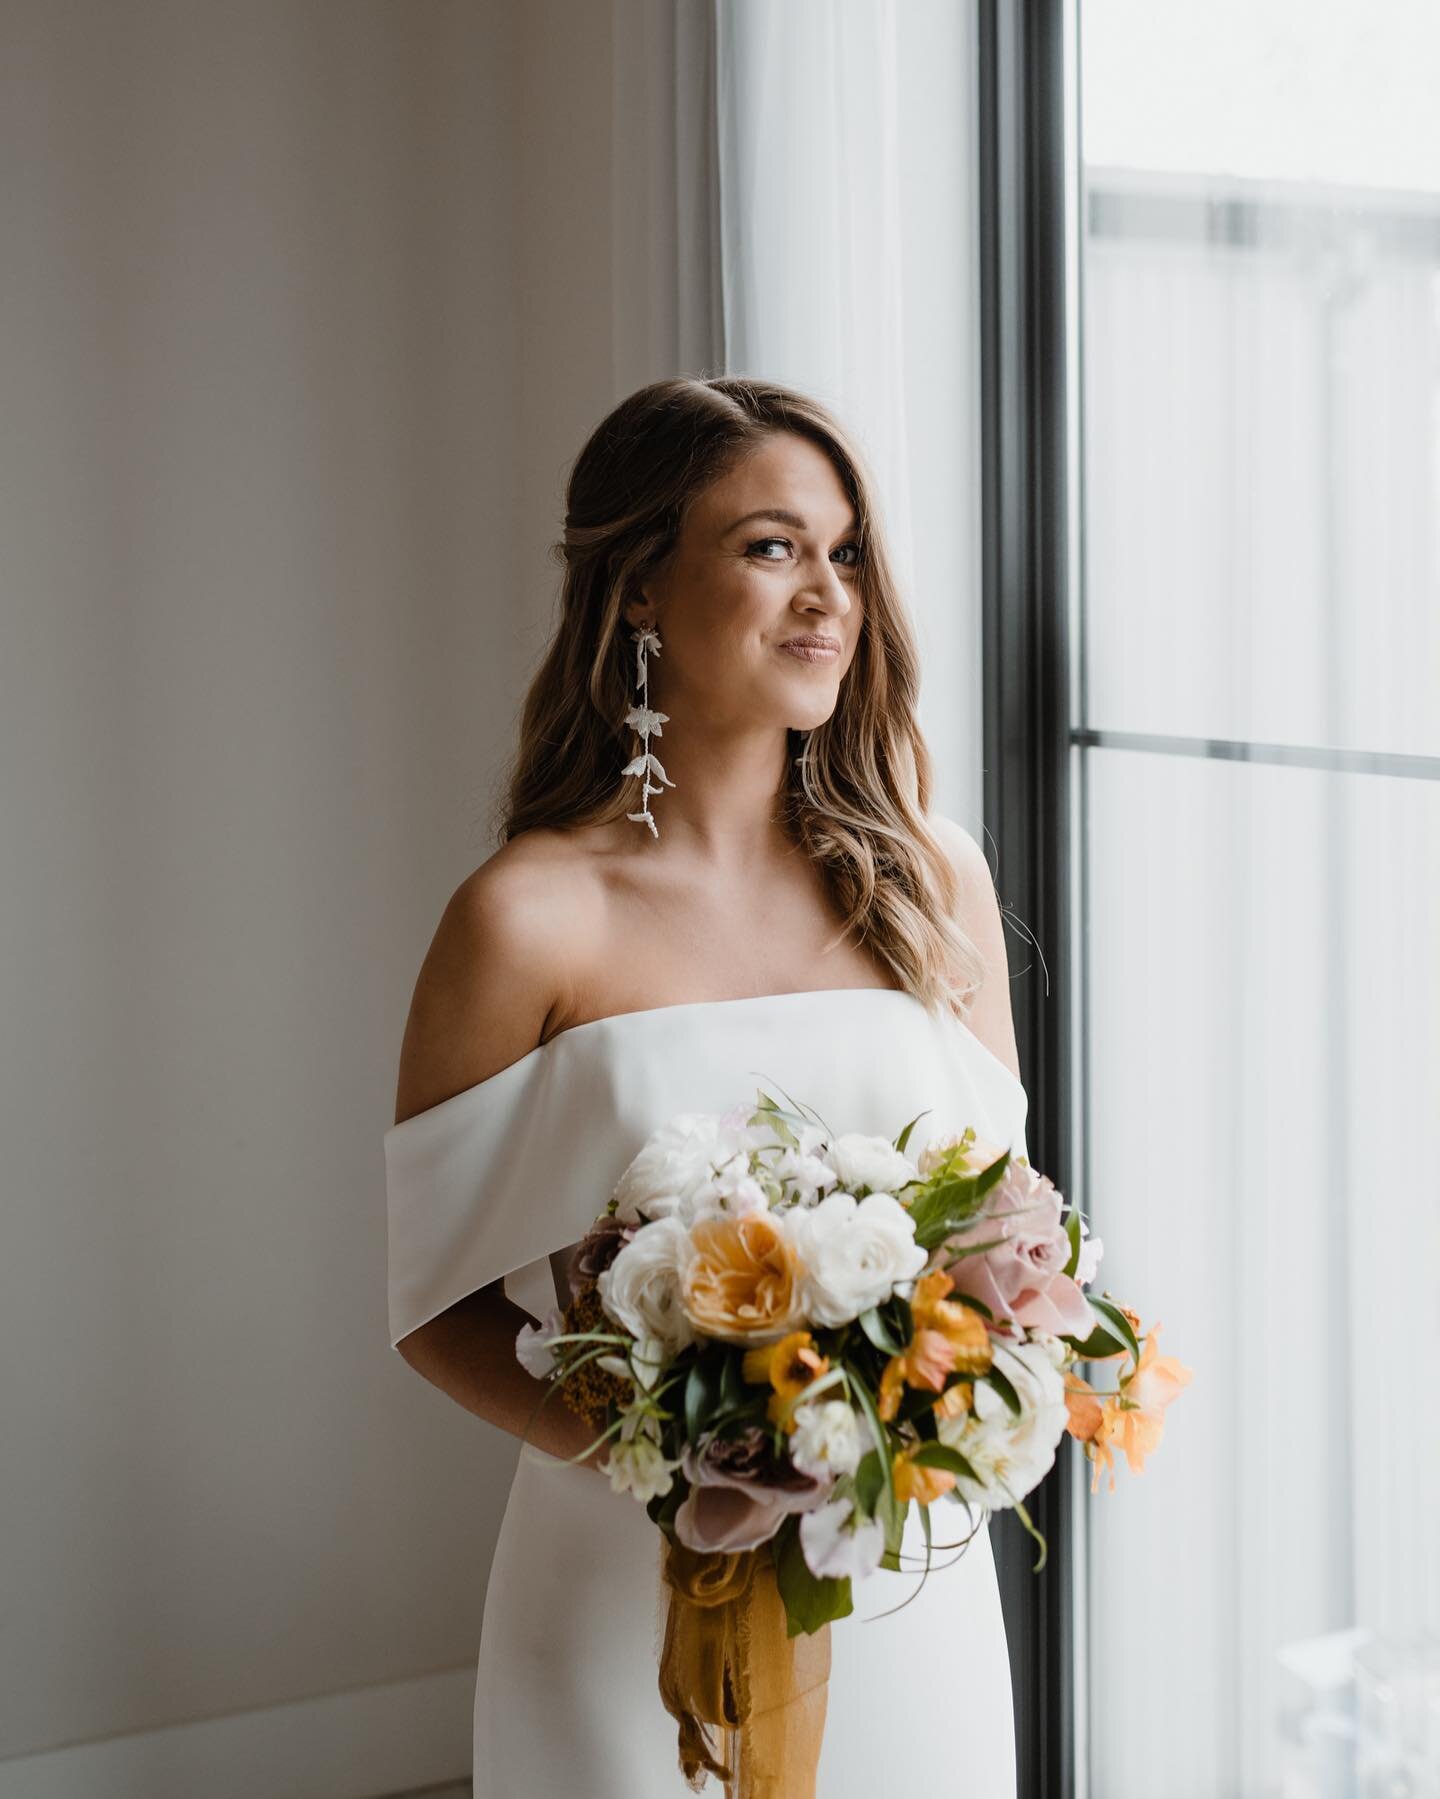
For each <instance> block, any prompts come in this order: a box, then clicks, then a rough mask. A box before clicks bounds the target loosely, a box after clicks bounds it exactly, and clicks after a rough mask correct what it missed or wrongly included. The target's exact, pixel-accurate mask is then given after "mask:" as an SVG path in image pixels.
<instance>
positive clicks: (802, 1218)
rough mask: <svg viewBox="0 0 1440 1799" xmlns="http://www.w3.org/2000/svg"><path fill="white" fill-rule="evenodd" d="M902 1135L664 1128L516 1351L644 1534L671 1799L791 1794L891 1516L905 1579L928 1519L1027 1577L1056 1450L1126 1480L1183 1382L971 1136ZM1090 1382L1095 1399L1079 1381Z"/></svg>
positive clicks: (1042, 1188) (814, 1749) (1038, 1178)
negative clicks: (916, 1526) (910, 1550)
mask: <svg viewBox="0 0 1440 1799" xmlns="http://www.w3.org/2000/svg"><path fill="white" fill-rule="evenodd" d="M921 1116H923V1114H921ZM916 1123H918V1119H912V1120H911V1122H910V1123H909V1124H907V1125H906V1126H905V1128H904V1129H903V1130H902V1131H901V1132H900V1133H899V1135H898V1136H897V1137H896V1138H895V1139H894V1140H893V1141H891V1140H889V1139H887V1138H884V1137H877V1136H868V1135H863V1134H858V1133H851V1134H835V1133H832V1132H831V1131H830V1130H829V1129H828V1128H827V1127H826V1126H825V1125H824V1124H823V1122H821V1121H819V1120H818V1119H817V1118H815V1117H814V1116H813V1115H809V1114H805V1113H801V1112H798V1111H792V1110H787V1109H785V1108H782V1107H781V1106H780V1105H778V1104H777V1102H776V1101H775V1100H773V1099H772V1098H770V1096H769V1095H767V1094H766V1093H764V1092H763V1091H761V1092H759V1093H758V1094H757V1099H756V1104H755V1105H754V1106H750V1105H740V1106H736V1107H735V1108H733V1109H732V1110H731V1111H729V1112H725V1113H722V1114H713V1113H683V1114H680V1115H679V1116H677V1117H675V1118H672V1119H671V1120H669V1122H668V1123H666V1124H664V1125H663V1126H661V1127H660V1129H658V1130H656V1131H655V1132H654V1133H653V1134H652V1135H651V1137H650V1138H649V1139H648V1140H647V1141H646V1143H645V1144H644V1146H643V1147H642V1148H641V1150H640V1152H639V1153H638V1154H637V1155H636V1157H635V1158H634V1160H633V1161H632V1162H631V1164H630V1166H629V1167H628V1168H627V1169H626V1170H625V1172H624V1174H623V1175H622V1176H621V1178H620V1180H619V1182H618V1184H617V1186H616V1188H615V1191H614V1193H613V1194H612V1196H611V1198H610V1201H609V1204H608V1206H607V1207H606V1209H605V1210H604V1212H602V1213H601V1215H600V1216H599V1217H598V1218H597V1219H596V1221H595V1223H594V1224H593V1226H592V1227H591V1229H590V1231H589V1233H588V1235H587V1236H586V1237H585V1239H584V1240H583V1241H582V1242H581V1244H580V1245H579V1246H578V1248H577V1250H576V1253H575V1257H574V1260H573V1263H572V1266H571V1275H570V1282H571V1296H570V1301H569V1304H568V1305H567V1306H566V1307H565V1308H564V1309H563V1310H561V1309H559V1308H557V1309H556V1310H554V1311H552V1313H551V1314H550V1316H549V1317H548V1318H547V1319H546V1320H545V1321H544V1322H543V1323H541V1324H538V1325H537V1324H527V1325H526V1326H524V1328H523V1329H522V1330H521V1331H520V1333H519V1336H518V1338H517V1341H516V1353H517V1355H518V1357H519V1359H520V1361H521V1362H522V1364H523V1365H524V1366H525V1367H526V1369H527V1370H529V1372H530V1373H531V1374H533V1375H535V1376H537V1377H539V1378H542V1379H544V1380H545V1381H546V1383H547V1391H546V1392H545V1394H543V1395H542V1402H543V1400H544V1399H547V1398H549V1397H550V1394H551V1392H552V1391H559V1392H560V1393H561V1395H562V1397H563V1399H564V1401H565V1403H566V1404H568V1405H569V1406H570V1407H571V1408H572V1409H573V1410H574V1411H576V1412H577V1413H579V1414H580V1415H581V1416H583V1417H586V1418H588V1419H589V1420H590V1421H591V1422H592V1423H593V1424H594V1425H595V1427H596V1429H597V1432H598V1433H599V1434H598V1435H597V1438H596V1443H598V1442H600V1441H601V1440H606V1441H608V1442H609V1443H610V1450H609V1455H608V1459H607V1461H606V1462H605V1464H604V1465H603V1467H604V1471H605V1472H607V1473H608V1475H609V1478H610V1482H611V1485H612V1487H614V1488H615V1489H616V1490H617V1491H619V1492H628V1493H630V1494H632V1495H633V1496H634V1498H635V1499H636V1500H637V1501H639V1502H641V1503H643V1504H644V1505H645V1507H646V1510H647V1512H648V1513H649V1515H650V1517H651V1518H652V1519H653V1520H654V1522H655V1523H656V1524H657V1525H658V1526H659V1527H660V1530H661V1532H662V1533H663V1543H664V1547H663V1552H662V1558H663V1559H662V1567H663V1571H664V1577H665V1580H666V1583H667V1586H668V1617H667V1625H666V1635H665V1643H664V1648H663V1650H662V1653H661V1667H660V1684H661V1692H662V1695H663V1696H664V1699H665V1703H666V1705H667V1707H668V1708H669V1709H670V1711H671V1712H672V1714H673V1715H674V1716H675V1717H676V1719H677V1722H678V1724H679V1727H680V1739H679V1747H680V1763H681V1767H682V1769H683V1771H684V1773H685V1776H686V1778H687V1780H688V1781H689V1783H690V1785H691V1787H692V1789H693V1790H697V1791H698V1790H699V1788H700V1787H701V1786H703V1784H704V1781H705V1776H706V1773H707V1772H709V1773H714V1774H717V1775H719V1776H720V1777H721V1778H722V1779H727V1780H731V1779H733V1780H736V1781H737V1785H736V1787H735V1789H734V1790H735V1793H736V1795H737V1799H742V1796H743V1795H744V1794H745V1793H746V1792H747V1791H749V1790H751V1787H752V1785H753V1787H754V1788H755V1789H756V1790H766V1789H765V1788H764V1781H765V1779H766V1778H768V1777H769V1776H770V1775H772V1774H773V1773H774V1771H775V1770H776V1768H777V1767H778V1766H779V1764H780V1763H781V1762H782V1761H783V1762H784V1763H785V1765H786V1767H787V1770H788V1773H787V1778H790V1779H791V1781H792V1784H791V1785H790V1786H787V1787H786V1788H785V1790H786V1791H787V1792H792V1791H793V1792H796V1793H798V1792H800V1791H801V1785H800V1784H798V1783H796V1781H795V1768H796V1764H797V1754H798V1756H799V1759H801V1760H803V1761H804V1763H805V1765H806V1768H807V1770H808V1771H809V1772H810V1774H812V1775H813V1767H814V1763H815V1761H817V1760H818V1755H819V1743H820V1737H821V1732H822V1730H823V1720H824V1702H825V1681H826V1679H827V1678H828V1673H829V1635H828V1627H829V1624H830V1623H831V1621H832V1620H835V1619H839V1618H843V1617H845V1616H846V1615H847V1614H848V1613H850V1612H851V1611H852V1610H853V1609H854V1608H853V1599H852V1587H853V1583H854V1582H855V1581H856V1580H860V1579H864V1578H865V1577H867V1576H868V1575H870V1574H871V1573H872V1572H874V1571H875V1570H876V1569H878V1568H885V1569H889V1570H898V1569H900V1567H901V1544H902V1538H903V1534H904V1524H905V1518H906V1514H907V1512H908V1509H909V1504H910V1501H911V1500H915V1501H916V1502H917V1503H918V1505H919V1508H920V1510H919V1515H920V1519H921V1523H922V1525H923V1530H924V1537H925V1543H926V1558H925V1570H926V1572H927V1573H928V1571H929V1567H930V1548H931V1544H932V1535H931V1531H932V1525H931V1517H930V1507H931V1505H932V1504H934V1503H935V1502H936V1501H938V1500H940V1499H942V1498H943V1499H947V1500H950V1501H952V1502H954V1503H957V1504H958V1505H959V1506H962V1507H963V1508H964V1510H965V1513H966V1519H967V1523H968V1524H969V1534H968V1535H967V1536H966V1537H965V1538H964V1539H962V1541H961V1544H960V1545H959V1546H960V1547H962V1548H963V1545H964V1543H966V1542H968V1541H969V1538H970V1536H973V1535H974V1532H975V1530H976V1529H978V1528H979V1521H977V1520H976V1519H974V1517H973V1514H972V1508H977V1509H979V1510H980V1511H981V1513H982V1515H983V1514H985V1513H988V1512H990V1511H995V1510H998V1509H1001V1508H1007V1507H1008V1508H1010V1509H1012V1510H1013V1511H1014V1512H1015V1513H1016V1515H1017V1517H1018V1518H1019V1519H1020V1521H1021V1522H1022V1524H1023V1525H1024V1526H1025V1528H1026V1529H1027V1530H1028V1531H1029V1532H1030V1533H1031V1535H1032V1536H1034V1537H1035V1538H1036V1541H1037V1542H1038V1543H1039V1545H1040V1554H1039V1559H1038V1560H1037V1561H1036V1564H1035V1566H1036V1568H1037V1569H1038V1568H1039V1567H1040V1566H1042V1565H1043V1562H1044V1555H1045V1546H1044V1541H1043V1538H1042V1537H1041V1536H1040V1533H1039V1532H1038V1531H1037V1530H1036V1528H1035V1526H1034V1524H1033V1522H1032V1521H1031V1519H1030V1516H1029V1513H1028V1512H1027V1510H1026V1508H1025V1504H1024V1500H1025V1497H1026V1495H1027V1494H1029V1493H1030V1492H1031V1491H1032V1490H1033V1489H1034V1488H1035V1487H1036V1486H1037V1485H1038V1484H1039V1482H1040V1481H1041V1479H1042V1478H1043V1477H1044V1475H1045V1474H1046V1473H1047V1472H1048V1470H1049V1469H1050V1467H1051V1466H1052V1464H1053V1462H1054V1460H1055V1454H1056V1450H1057V1447H1058V1445H1059V1442H1060V1439H1061V1437H1062V1436H1063V1435H1064V1434H1065V1433H1066V1432H1067V1431H1068V1432H1069V1433H1070V1434H1071V1435H1072V1436H1073V1437H1075V1438H1076V1439H1077V1440H1079V1442H1080V1443H1081V1444H1082V1445H1083V1447H1084V1452H1085V1454H1086V1455H1087V1456H1088V1457H1089V1458H1090V1460H1091V1461H1092V1462H1093V1464H1094V1482H1093V1483H1092V1491H1093V1490H1094V1488H1095V1486H1096V1485H1098V1482H1099V1479H1100V1476H1101V1473H1102V1470H1108V1471H1109V1472H1110V1484H1111V1488H1112V1489H1113V1487H1114V1472H1113V1470H1114V1461H1115V1452H1116V1451H1117V1450H1119V1451H1121V1452H1122V1453H1123V1454H1124V1455H1125V1457H1126V1460H1127V1462H1128V1463H1129V1465H1130V1467H1131V1468H1132V1469H1133V1470H1137V1471H1138V1470H1140V1469H1143V1467H1144V1461H1145V1457H1146V1455H1147V1454H1148V1453H1149V1452H1150V1451H1151V1450H1153V1449H1154V1448H1155V1446H1156V1445H1157V1444H1158V1442H1159V1440H1160V1436H1161V1433H1162V1430H1163V1423H1164V1413H1165V1408H1166V1406H1167V1405H1168V1403H1169V1402H1170V1400H1171V1399H1172V1398H1173V1397H1174V1396H1175V1394H1176V1393H1177V1392H1178V1391H1179V1390H1180V1388H1181V1387H1183V1386H1184V1385H1185V1384H1186V1383H1187V1382H1188V1380H1189V1379H1190V1371H1189V1370H1188V1369H1187V1368H1185V1367H1183V1366H1182V1365H1181V1364H1180V1363H1179V1362H1177V1361H1176V1360H1175V1359H1174V1358H1173V1357H1170V1356H1161V1355H1159V1354H1158V1335H1159V1326H1158V1325H1152V1326H1151V1327H1150V1329H1149V1330H1148V1331H1144V1330H1142V1328H1141V1323H1140V1319H1139V1317H1138V1315H1137V1314H1136V1313H1135V1312H1133V1311H1131V1310H1129V1309H1128V1308H1127V1307H1125V1306H1123V1305H1120V1304H1118V1303H1117V1302H1116V1301H1115V1300H1114V1299H1112V1298H1110V1297H1109V1296H1108V1295H1097V1294H1095V1293H1087V1292H1086V1291H1085V1288H1086V1287H1087V1285H1088V1284H1089V1283H1090V1282H1092V1281H1093V1279H1094V1276H1095V1273H1096V1269H1097V1267H1098V1264H1099V1260H1100V1255H1101V1248H1102V1245H1101V1243H1100V1240H1099V1239H1098V1238H1097V1237H1093V1236H1091V1234H1090V1232H1089V1229H1088V1227H1087V1225H1086V1223H1085V1221H1084V1219H1083V1218H1082V1217H1081V1216H1080V1214H1079V1212H1078V1211H1077V1210H1076V1208H1075V1207H1073V1206H1069V1205H1067V1204H1065V1203H1064V1202H1063V1200H1062V1195H1061V1194H1060V1193H1059V1192H1058V1191H1057V1190H1056V1188H1055V1187H1054V1186H1053V1184H1052V1183H1051V1182H1050V1181H1049V1180H1048V1179H1047V1178H1046V1177H1045V1176H1044V1175H1042V1174H1039V1173H1037V1172H1036V1171H1035V1170H1034V1169H1033V1168H1032V1167H1031V1166H1030V1165H1029V1163H1028V1162H1027V1161H1026V1160H1025V1159H1024V1158H1016V1157H1012V1155H1011V1153H1010V1152H1009V1151H1008V1150H1004V1149H1000V1148H999V1147H998V1146H996V1145H991V1144H987V1143H985V1142H983V1141H982V1140H980V1139H979V1138H978V1137H977V1136H976V1133H975V1132H974V1130H973V1129H966V1130H964V1131H963V1132H961V1133H960V1134H959V1135H957V1136H950V1137H944V1138H939V1139H931V1140H930V1141H929V1142H927V1143H926V1145H925V1147H924V1148H923V1149H922V1150H920V1152H919V1153H918V1154H917V1155H915V1156H914V1157H913V1159H912V1157H911V1155H910V1153H909V1144H910V1138H911V1133H912V1131H913V1130H914V1127H915V1125H916ZM1108 1361H1114V1362H1117V1363H1124V1364H1126V1365H1125V1366H1124V1367H1123V1369H1122V1371H1120V1372H1119V1373H1118V1378H1117V1380H1116V1384H1115V1386H1114V1387H1113V1388H1110V1389H1108V1390H1103V1391H1102V1390H1100V1389H1097V1388H1095V1387H1092V1386H1091V1385H1090V1383H1089V1382H1088V1381H1086V1380H1084V1379H1082V1378H1081V1376H1080V1375H1079V1374H1078V1373H1077V1372H1076V1371H1075V1365H1076V1364H1077V1363H1080V1362H1087V1363H1098V1362H1108ZM594 1447H595V1444H592V1445H591V1450H593V1448H594ZM583 1453H585V1454H588V1453H590V1451H585V1452H583ZM954 1546H955V1545H947V1547H954ZM752 1692H753V1693H755V1694H757V1695H761V1696H763V1701H764V1703H763V1706H760V1705H756V1706H754V1707H752V1705H751V1694H752ZM707 1725H710V1726H715V1727H717V1728H719V1729H721V1730H723V1731H724V1732H726V1734H727V1738H728V1736H729V1735H731V1734H733V1735H734V1737H735V1739H736V1741H735V1744H734V1747H735V1750H736V1763H735V1765H731V1766H727V1765H725V1764H724V1763H723V1762H721V1761H718V1760H716V1758H715V1754H714V1752H713V1750H712V1747H711V1742H710V1739H709V1736H708V1735H707V1730H706V1726H707ZM797 1745H806V1747H805V1748H804V1750H803V1751H797Z"/></svg>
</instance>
